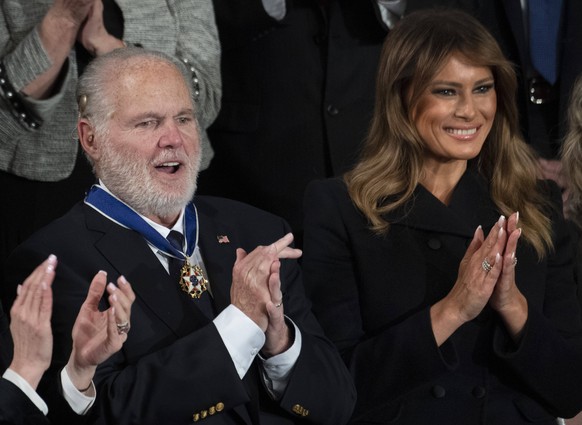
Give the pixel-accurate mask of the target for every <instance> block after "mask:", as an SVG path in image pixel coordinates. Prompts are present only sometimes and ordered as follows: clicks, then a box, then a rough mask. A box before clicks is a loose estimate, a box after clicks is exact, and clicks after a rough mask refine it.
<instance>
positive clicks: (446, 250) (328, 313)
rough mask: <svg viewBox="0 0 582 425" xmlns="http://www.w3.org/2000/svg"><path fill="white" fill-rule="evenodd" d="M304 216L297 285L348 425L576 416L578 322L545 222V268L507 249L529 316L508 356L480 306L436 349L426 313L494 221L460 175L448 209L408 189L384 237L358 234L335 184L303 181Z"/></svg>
mask: <svg viewBox="0 0 582 425" xmlns="http://www.w3.org/2000/svg"><path fill="white" fill-rule="evenodd" d="M554 195H555V196H556V197H558V195H557V194H556V193H554ZM305 210H306V223H305V244H304V257H303V271H304V278H305V279H304V280H305V285H306V288H307V293H308V295H309V296H310V297H311V299H312V302H313V311H314V313H315V315H316V316H317V317H318V319H319V321H320V323H321V325H322V327H323V328H324V330H325V332H326V334H327V335H328V336H329V337H330V339H331V340H332V341H334V342H335V343H336V345H337V346H338V348H340V351H341V352H342V355H343V356H344V358H345V360H346V362H347V363H348V364H349V366H350V369H351V372H352V375H353V376H354V379H355V382H356V389H357V390H358V401H357V404H356V411H355V413H354V417H353V423H358V424H364V423H365V424H372V423H374V424H381V423H383V424H386V423H394V424H415V425H416V424H443V425H445V424H446V425H450V424H463V425H471V424H488V425H515V424H525V423H536V424H548V425H549V424H555V417H556V416H559V415H564V416H567V415H574V414H575V413H577V412H578V410H580V408H582V393H581V392H580V382H582V362H581V360H580V359H582V319H581V317H580V310H579V306H578V304H577V302H576V297H575V295H574V292H575V286H574V284H573V281H572V276H571V274H572V263H571V257H570V255H571V251H570V247H571V246H570V244H569V239H568V234H567V231H566V230H565V223H564V221H563V219H561V218H560V217H559V216H558V214H557V213H554V214H553V216H552V219H553V220H555V222H554V223H555V225H554V228H553V230H554V231H555V232H556V237H555V242H556V246H555V248H556V253H555V254H553V255H550V256H549V258H548V260H546V261H543V262H541V263H538V262H537V259H536V257H535V253H534V252H533V250H532V249H530V248H528V247H527V246H526V245H525V243H524V242H523V241H522V242H520V243H519V245H518V249H517V254H516V255H517V257H518V259H519V263H518V264H517V269H516V282H517V284H518V286H519V289H520V290H521V291H522V292H523V294H524V295H525V297H526V298H527V300H528V307H529V319H528V322H527V323H526V326H525V328H524V333H523V337H522V340H521V342H520V344H519V347H517V348H516V347H513V343H512V341H511V339H510V337H509V335H508V333H507V332H506V331H505V328H504V326H503V324H502V323H501V320H500V319H499V317H498V316H497V315H496V314H495V313H494V312H492V311H491V310H490V309H488V308H486V309H485V310H484V311H483V312H482V313H481V314H480V315H479V316H478V317H477V318H476V319H475V320H473V321H471V322H469V323H466V324H465V325H463V326H462V327H461V328H459V329H458V330H457V331H456V332H455V333H454V334H453V335H452V336H451V337H450V338H449V339H448V340H447V341H446V342H445V343H444V344H443V345H442V346H441V347H440V349H438V348H437V345H436V343H435V339H434V335H433V332H432V328H431V324H430V317H429V306H430V305H432V304H434V303H435V302H436V301H438V300H440V299H442V298H443V297H444V296H445V295H446V294H447V293H448V292H449V291H450V289H451V287H452V286H453V284H454V282H455V280H456V277H457V272H458V268H459V262H460V260H461V258H462V257H463V255H464V253H465V250H466V249H467V246H468V245H469V242H470V241H471V239H472V238H473V235H474V232H475V229H476V228H477V226H478V225H479V224H482V225H483V228H484V231H485V234H488V232H489V229H490V228H491V226H492V225H493V224H494V223H496V222H497V220H498V219H499V215H500V213H499V212H498V211H497V209H496V208H495V206H494V205H493V204H492V202H491V201H490V198H489V196H488V192H487V191H486V190H485V186H484V185H483V184H482V183H480V182H478V180H477V178H476V177H475V176H474V175H471V174H465V175H464V176H463V178H462V179H461V181H460V182H459V185H458V186H457V188H456V189H455V192H454V194H453V198H452V201H451V203H450V205H449V207H446V206H445V205H444V204H442V203H441V202H440V201H438V200H437V199H436V198H435V197H433V196H432V195H431V194H430V193H429V192H428V191H426V190H425V189H423V188H421V187H419V188H417V190H416V192H415V199H414V200H412V201H411V202H410V203H408V205H406V207H405V208H404V209H403V210H400V211H396V212H395V213H394V214H391V215H390V216H389V217H388V218H389V221H390V222H392V223H393V224H392V226H391V228H390V231H389V233H388V235H387V236H386V237H381V236H375V235H374V234H373V233H372V232H371V231H370V230H369V228H368V224H367V222H366V220H365V218H364V217H363V215H362V214H361V213H360V212H359V211H357V210H356V208H355V207H354V205H353V204H352V203H351V200H350V198H349V197H348V194H347V190H346V187H345V184H344V183H343V182H341V181H340V180H329V181H326V182H316V183H312V185H311V186H310V187H308V189H307V193H306V200H305ZM403 211H408V214H407V215H406V216H404V215H403V214H402V213H403ZM395 220H396V221H395ZM552 415H553V416H552Z"/></svg>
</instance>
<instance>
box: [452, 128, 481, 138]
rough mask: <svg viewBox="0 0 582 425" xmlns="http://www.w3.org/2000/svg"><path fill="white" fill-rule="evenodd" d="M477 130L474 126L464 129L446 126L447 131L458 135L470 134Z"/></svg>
mask: <svg viewBox="0 0 582 425" xmlns="http://www.w3.org/2000/svg"><path fill="white" fill-rule="evenodd" d="M476 132H477V129H476V128H468V129H466V130H461V129H457V128H447V133H451V134H455V135H458V136H470V135H471V134H475V133H476Z"/></svg>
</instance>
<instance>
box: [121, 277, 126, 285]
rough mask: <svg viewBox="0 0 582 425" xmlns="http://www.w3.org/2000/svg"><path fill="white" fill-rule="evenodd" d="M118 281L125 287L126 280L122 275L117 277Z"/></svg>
mask: <svg viewBox="0 0 582 425" xmlns="http://www.w3.org/2000/svg"><path fill="white" fill-rule="evenodd" d="M119 281H120V282H121V283H123V284H124V285H127V279H126V278H125V276H124V275H121V276H119Z"/></svg>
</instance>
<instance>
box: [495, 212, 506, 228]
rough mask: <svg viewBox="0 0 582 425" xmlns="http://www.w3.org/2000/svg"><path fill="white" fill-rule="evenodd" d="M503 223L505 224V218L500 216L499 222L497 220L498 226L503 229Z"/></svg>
mask: <svg viewBox="0 0 582 425" xmlns="http://www.w3.org/2000/svg"><path fill="white" fill-rule="evenodd" d="M503 223H505V216H504V215H502V216H500V217H499V220H497V225H498V226H499V227H503Z"/></svg>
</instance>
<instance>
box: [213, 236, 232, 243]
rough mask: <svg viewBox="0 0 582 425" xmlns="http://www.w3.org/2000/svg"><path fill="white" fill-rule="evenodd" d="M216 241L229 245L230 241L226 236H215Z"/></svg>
mask: <svg viewBox="0 0 582 425" xmlns="http://www.w3.org/2000/svg"><path fill="white" fill-rule="evenodd" d="M216 240H218V243H230V240H229V239H228V236H226V235H217V236H216Z"/></svg>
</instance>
